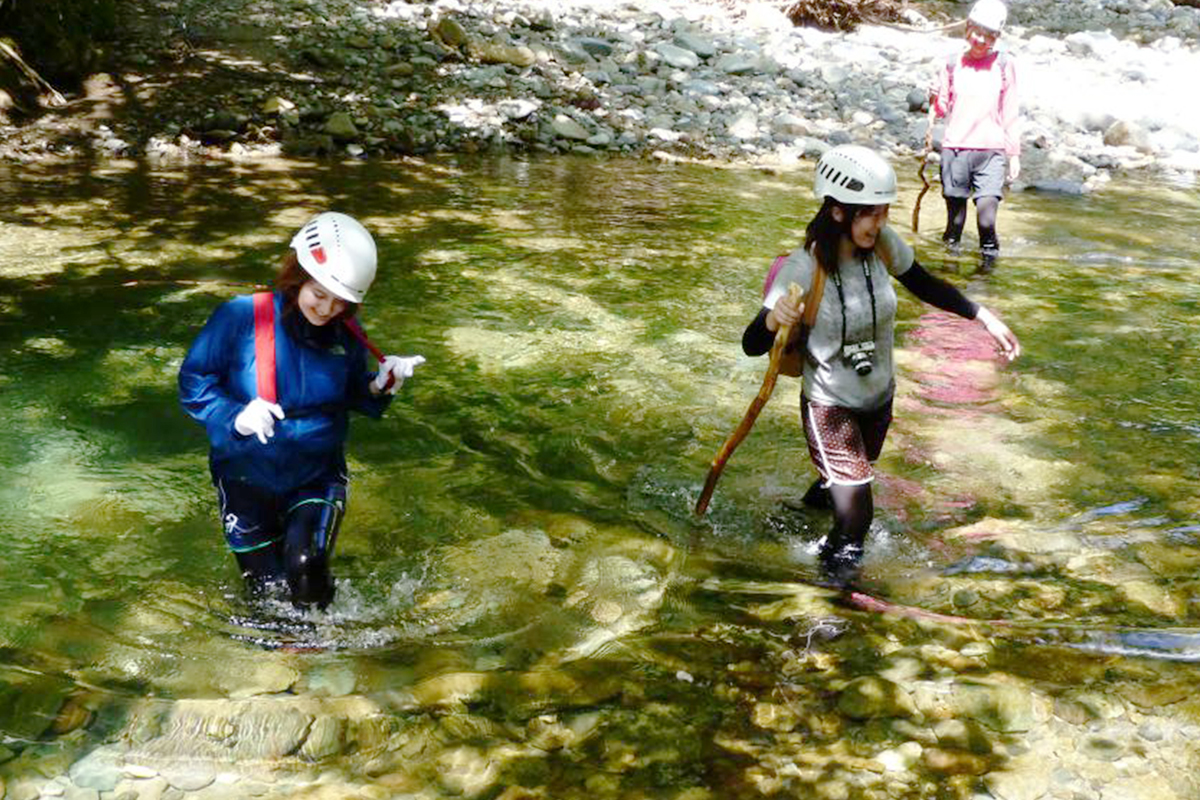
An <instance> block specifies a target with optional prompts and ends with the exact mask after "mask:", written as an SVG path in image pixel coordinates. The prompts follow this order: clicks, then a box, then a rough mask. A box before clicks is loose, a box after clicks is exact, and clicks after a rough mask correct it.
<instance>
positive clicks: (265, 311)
mask: <svg viewBox="0 0 1200 800" xmlns="http://www.w3.org/2000/svg"><path fill="white" fill-rule="evenodd" d="M254 373H255V382H256V385H257V387H258V396H259V397H261V398H262V399H263V400H266V401H267V402H268V403H278V402H279V400H278V397H277V395H276V393H275V297H274V295H272V294H271V293H270V292H256V293H255V294H254Z"/></svg>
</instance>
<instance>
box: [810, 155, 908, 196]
mask: <svg viewBox="0 0 1200 800" xmlns="http://www.w3.org/2000/svg"><path fill="white" fill-rule="evenodd" d="M813 193H814V194H816V196H817V199H818V200H824V199H825V198H826V197H832V198H833V199H834V200H837V201H838V202H839V203H846V204H848V205H858V206H880V205H886V204H889V203H894V202H896V171H895V170H894V169H892V165H891V164H889V163H888V162H887V161H886V160H884V158H883V156H881V155H879V153H876V152H875V151H874V150H872V149H871V148H869V147H863V146H861V145H857V144H840V145H838V146H837V147H834V148H831V149H829V150H826V151H825V155H823V156H821V160H820V161H818V162H817V179H816V181H814V183H813Z"/></svg>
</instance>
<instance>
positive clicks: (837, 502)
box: [820, 483, 875, 574]
mask: <svg viewBox="0 0 1200 800" xmlns="http://www.w3.org/2000/svg"><path fill="white" fill-rule="evenodd" d="M829 496H830V499H831V500H832V502H833V528H832V529H831V530H830V531H829V536H828V538H826V540H825V544H824V545H823V546H822V547H821V554H820V556H821V565H822V567H824V568H825V569H826V571H828V572H830V573H833V574H837V573H841V572H844V571H846V570H853V569H856V568H857V567H858V563H859V561H860V560H861V559H862V553H863V542H865V541H866V539H867V531H868V530H869V529H870V527H871V520H872V519H873V518H874V517H875V501H874V499H873V498H872V496H871V484H869V483H863V484H859V485H857V486H837V485H834V486H830V487H829Z"/></svg>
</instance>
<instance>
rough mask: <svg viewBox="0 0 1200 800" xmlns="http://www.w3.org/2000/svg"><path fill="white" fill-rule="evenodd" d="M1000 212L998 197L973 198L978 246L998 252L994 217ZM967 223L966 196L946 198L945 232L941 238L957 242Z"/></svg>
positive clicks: (998, 239)
mask: <svg viewBox="0 0 1200 800" xmlns="http://www.w3.org/2000/svg"><path fill="white" fill-rule="evenodd" d="M999 212H1000V198H999V197H980V198H977V199H976V200H975V224H976V226H977V227H978V229H979V248H980V249H981V250H984V251H992V252H993V253H994V252H998V251H999V250H1000V238H999V237H998V236H997V235H996V217H997V216H998V215H999ZM966 224H967V198H965V197H947V198H946V232H945V233H943V234H942V239H943V240H944V241H947V242H954V243H957V242H958V241H959V240H960V239H962V232H963V228H964V227H966Z"/></svg>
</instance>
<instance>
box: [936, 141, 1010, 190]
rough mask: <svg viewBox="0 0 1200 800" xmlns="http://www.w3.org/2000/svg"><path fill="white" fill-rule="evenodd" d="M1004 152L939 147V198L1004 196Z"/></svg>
mask: <svg viewBox="0 0 1200 800" xmlns="http://www.w3.org/2000/svg"><path fill="white" fill-rule="evenodd" d="M1005 168H1006V164H1005V159H1004V153H1003V152H1002V151H1000V150H942V196H943V197H959V198H967V197H974V198H975V199H976V200H978V199H979V198H980V197H1004V173H1005Z"/></svg>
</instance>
